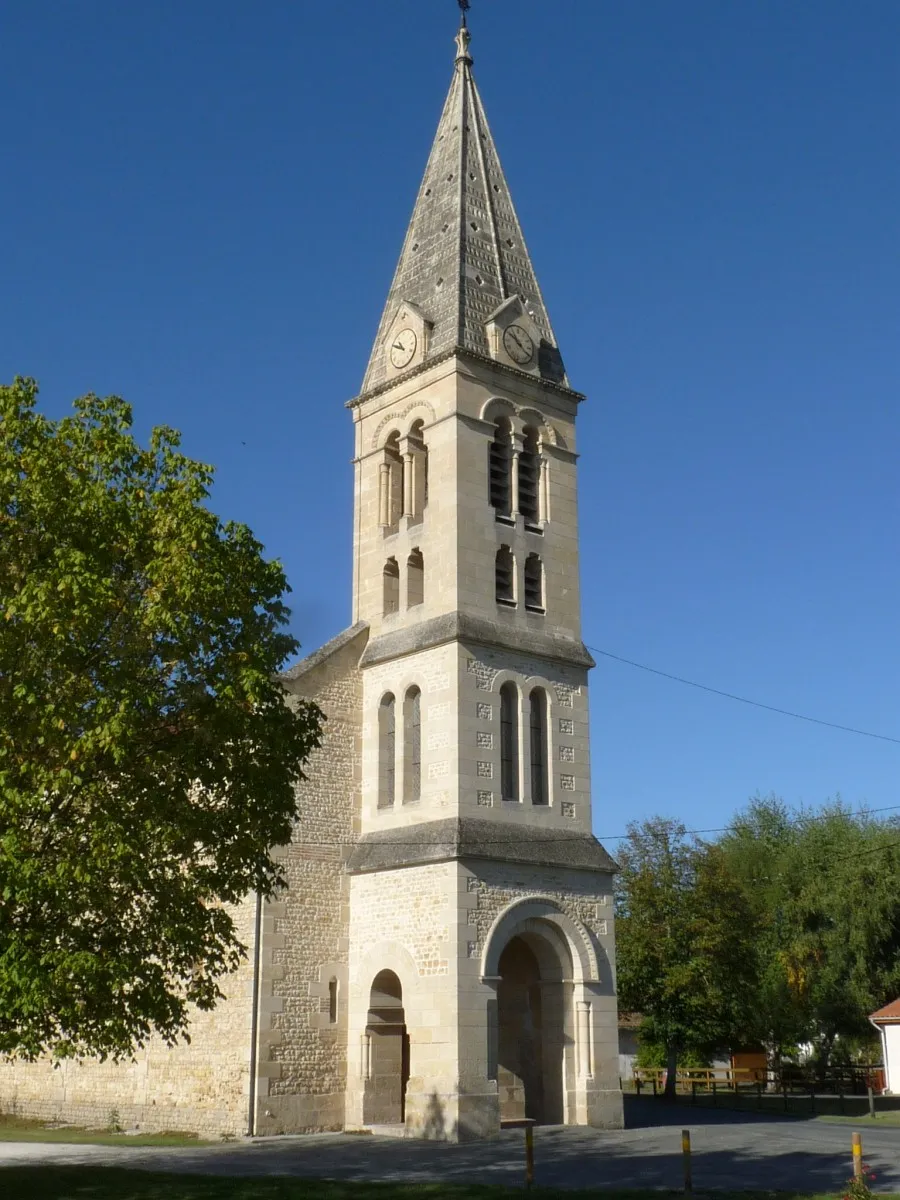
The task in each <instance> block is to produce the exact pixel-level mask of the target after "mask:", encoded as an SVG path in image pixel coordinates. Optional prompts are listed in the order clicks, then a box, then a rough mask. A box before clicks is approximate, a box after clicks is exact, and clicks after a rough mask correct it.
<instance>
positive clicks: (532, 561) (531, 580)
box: [524, 554, 546, 613]
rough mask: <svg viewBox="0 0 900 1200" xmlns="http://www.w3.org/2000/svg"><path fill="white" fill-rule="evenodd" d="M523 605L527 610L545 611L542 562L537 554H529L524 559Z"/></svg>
mask: <svg viewBox="0 0 900 1200" xmlns="http://www.w3.org/2000/svg"><path fill="white" fill-rule="evenodd" d="M524 577H525V607H526V609H527V610H528V611H529V612H533V613H542V612H545V611H546V604H545V603H544V564H543V563H542V562H541V556H540V555H539V554H529V555H528V557H527V558H526V559H525V571H524Z"/></svg>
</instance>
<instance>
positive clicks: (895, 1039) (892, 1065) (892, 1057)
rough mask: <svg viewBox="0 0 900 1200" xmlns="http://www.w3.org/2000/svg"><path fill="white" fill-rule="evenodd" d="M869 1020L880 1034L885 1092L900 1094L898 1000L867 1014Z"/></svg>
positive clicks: (899, 1019)
mask: <svg viewBox="0 0 900 1200" xmlns="http://www.w3.org/2000/svg"><path fill="white" fill-rule="evenodd" d="M869 1020H870V1021H871V1022H872V1024H873V1025H874V1026H875V1028H876V1029H877V1030H878V1032H879V1033H880V1034H881V1050H882V1053H883V1055H884V1078H885V1089H884V1090H885V1091H886V1092H891V1093H897V1092H900V999H897V1000H892V1001H891V1003H890V1004H886V1005H885V1006H884V1008H879V1009H878V1011H877V1012H873V1013H870V1014H869Z"/></svg>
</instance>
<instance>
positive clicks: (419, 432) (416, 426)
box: [405, 421, 428, 521]
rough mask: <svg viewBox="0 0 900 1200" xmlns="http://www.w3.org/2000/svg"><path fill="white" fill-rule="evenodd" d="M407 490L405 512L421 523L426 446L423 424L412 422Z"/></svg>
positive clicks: (425, 494) (425, 496)
mask: <svg viewBox="0 0 900 1200" xmlns="http://www.w3.org/2000/svg"><path fill="white" fill-rule="evenodd" d="M408 445H409V454H410V471H409V476H410V478H409V482H408V486H409V490H410V495H409V497H408V502H407V503H406V504H405V507H406V509H407V511H408V512H409V513H410V514H411V515H412V517H413V519H414V520H415V521H421V519H422V517H423V516H424V515H425V509H426V507H427V505H428V446H427V445H426V444H425V422H424V421H413V423H412V425H411V426H410V429H409V438H408Z"/></svg>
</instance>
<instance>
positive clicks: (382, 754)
mask: <svg viewBox="0 0 900 1200" xmlns="http://www.w3.org/2000/svg"><path fill="white" fill-rule="evenodd" d="M401 739H402V741H401V748H402V753H403V757H402V766H403V803H404V804H415V802H416V801H417V800H419V799H420V797H421V795H422V693H421V691H420V690H419V688H417V687H411V688H409V689H408V691H407V693H406V696H405V697H404V699H403V713H402V729H401ZM396 800H397V702H396V699H395V697H394V695H393V693H392V692H388V693H387V695H385V696H383V697H382V699H381V704H380V705H379V707H378V807H379V808H393V806H394V804H395V803H396Z"/></svg>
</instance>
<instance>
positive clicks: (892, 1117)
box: [816, 1110, 900, 1129]
mask: <svg viewBox="0 0 900 1200" xmlns="http://www.w3.org/2000/svg"><path fill="white" fill-rule="evenodd" d="M816 1120H817V1121H830V1122H831V1123H832V1124H834V1125H854V1126H856V1125H859V1126H860V1127H862V1128H869V1129H877V1128H878V1126H880V1125H883V1126H884V1127H885V1128H888V1127H890V1126H892V1125H893V1126H896V1125H900V1112H878V1111H877V1110H876V1112H875V1119H874V1120H873V1119H872V1118H871V1117H870V1116H869V1114H868V1113H863V1114H862V1115H860V1116H856V1117H836V1116H832V1115H830V1114H826V1115H825V1116H821V1117H816Z"/></svg>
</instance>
